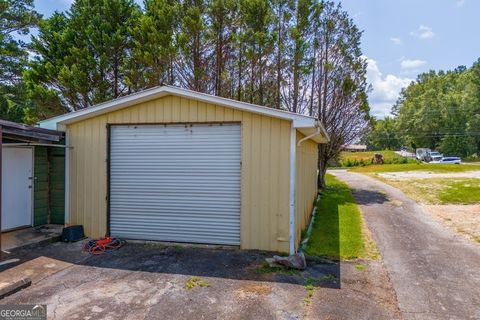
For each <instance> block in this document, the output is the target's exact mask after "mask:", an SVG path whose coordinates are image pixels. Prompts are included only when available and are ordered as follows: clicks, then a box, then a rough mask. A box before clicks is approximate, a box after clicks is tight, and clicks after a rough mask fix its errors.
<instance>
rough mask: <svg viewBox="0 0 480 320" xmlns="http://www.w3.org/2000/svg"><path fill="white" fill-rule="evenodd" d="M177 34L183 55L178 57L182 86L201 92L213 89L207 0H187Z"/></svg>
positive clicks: (178, 69)
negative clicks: (210, 77)
mask: <svg viewBox="0 0 480 320" xmlns="http://www.w3.org/2000/svg"><path fill="white" fill-rule="evenodd" d="M181 10H182V12H183V14H182V17H181V23H180V27H179V30H178V34H177V39H178V44H179V48H180V55H179V56H178V58H177V68H176V70H177V73H178V75H179V83H180V84H181V86H182V87H185V88H188V89H192V90H195V91H201V92H210V90H211V88H210V87H209V86H208V84H209V81H208V80H209V78H208V71H209V67H210V63H211V61H210V59H208V54H207V50H208V49H207V48H208V47H207V33H208V25H207V19H206V12H207V4H206V3H205V2H204V0H185V1H184V2H183V3H182V9H181Z"/></svg>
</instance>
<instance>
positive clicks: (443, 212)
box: [422, 204, 480, 243]
mask: <svg viewBox="0 0 480 320" xmlns="http://www.w3.org/2000/svg"><path fill="white" fill-rule="evenodd" d="M422 208H423V209H424V211H425V212H427V213H428V214H430V215H432V216H433V217H435V218H437V219H440V220H441V221H442V222H443V223H444V224H445V225H446V226H447V227H449V228H451V229H453V230H454V231H455V232H457V233H460V234H461V235H463V236H464V237H466V238H468V239H470V240H474V241H475V242H477V243H480V204H476V205H422Z"/></svg>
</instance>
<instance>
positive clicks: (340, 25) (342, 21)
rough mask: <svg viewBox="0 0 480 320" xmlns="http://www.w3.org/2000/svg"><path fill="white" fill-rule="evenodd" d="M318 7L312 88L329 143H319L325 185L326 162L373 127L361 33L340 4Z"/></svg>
mask: <svg viewBox="0 0 480 320" xmlns="http://www.w3.org/2000/svg"><path fill="white" fill-rule="evenodd" d="M321 8H322V10H316V11H315V14H316V15H317V16H314V17H313V20H314V21H317V23H318V25H317V26H316V27H317V28H318V29H317V32H316V34H315V37H316V40H315V42H316V44H318V49H317V50H318V52H317V53H316V55H317V57H316V59H315V64H314V66H313V68H314V70H315V78H313V83H312V87H313V86H314V87H315V90H310V94H311V95H312V96H311V101H312V114H313V115H315V116H316V117H317V118H318V120H319V121H320V122H321V123H322V124H323V126H324V127H325V129H326V130H327V132H328V133H329V135H330V142H329V143H327V144H321V145H319V158H318V168H319V175H318V186H319V187H324V186H325V180H324V179H325V172H326V169H327V163H328V161H329V160H331V159H335V158H338V155H339V153H340V151H341V149H342V145H344V144H350V143H352V142H353V141H355V140H356V139H358V137H360V136H362V134H363V133H364V132H365V131H366V130H367V128H368V127H369V126H370V121H371V119H370V116H369V110H370V109H369V105H368V101H367V92H368V90H369V87H368V84H367V81H366V61H365V59H364V58H363V56H362V52H361V49H360V39H361V36H362V33H361V32H360V31H359V30H358V28H357V27H356V26H355V24H354V23H353V21H352V20H351V19H350V17H349V16H348V13H347V12H345V11H343V10H342V8H341V6H340V5H337V4H335V3H333V2H324V3H322V5H321Z"/></svg>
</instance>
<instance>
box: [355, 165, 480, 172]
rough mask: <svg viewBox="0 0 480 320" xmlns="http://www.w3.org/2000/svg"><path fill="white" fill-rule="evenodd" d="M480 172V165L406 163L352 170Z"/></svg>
mask: <svg viewBox="0 0 480 320" xmlns="http://www.w3.org/2000/svg"><path fill="white" fill-rule="evenodd" d="M475 170H480V165H458V164H428V163H406V164H383V165H371V166H368V167H357V168H353V169H351V171H353V172H362V173H377V172H405V171H429V172H435V173H449V172H465V171H475Z"/></svg>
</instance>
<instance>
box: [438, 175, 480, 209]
mask: <svg viewBox="0 0 480 320" xmlns="http://www.w3.org/2000/svg"><path fill="white" fill-rule="evenodd" d="M438 199H439V200H440V201H441V202H442V203H443V204H446V203H451V204H474V203H480V179H467V180H460V181H455V182H449V183H448V184H447V187H446V188H445V189H443V190H442V191H441V192H440V194H439V195H438Z"/></svg>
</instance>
